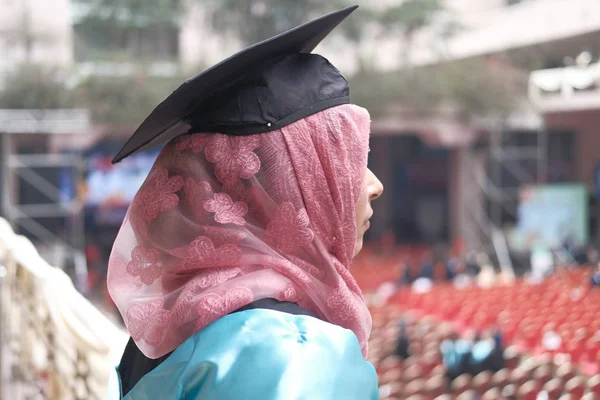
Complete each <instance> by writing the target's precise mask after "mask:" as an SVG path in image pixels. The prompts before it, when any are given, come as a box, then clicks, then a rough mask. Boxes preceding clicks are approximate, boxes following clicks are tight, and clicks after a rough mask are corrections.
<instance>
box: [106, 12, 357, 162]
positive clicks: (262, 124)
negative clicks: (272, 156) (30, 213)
mask: <svg viewBox="0 0 600 400" xmlns="http://www.w3.org/2000/svg"><path fill="white" fill-rule="evenodd" d="M356 8H358V6H351V7H347V8H344V9H342V10H339V11H336V12H333V13H330V14H327V15H325V16H323V17H320V18H317V19H315V20H313V21H311V22H308V23H306V24H303V25H300V26H298V27H296V28H294V29H292V30H289V31H287V32H285V33H282V34H280V35H277V36H274V37H272V38H270V39H267V40H265V41H262V42H260V43H257V44H255V45H253V46H250V47H248V48H246V49H244V50H242V51H240V52H238V53H236V54H234V55H233V56H231V57H229V58H227V59H226V60H224V61H222V62H220V63H219V64H217V65H215V66H213V67H211V68H209V69H207V70H206V71H204V72H202V73H200V74H198V75H196V76H195V77H193V78H191V79H188V80H187V81H186V82H184V83H183V85H181V86H180V87H179V88H178V89H176V90H175V91H174V92H173V93H172V94H171V95H170V96H169V97H167V98H166V99H165V100H164V101H163V102H162V103H161V104H159V105H158V106H157V107H156V108H155V109H154V110H153V111H152V113H150V115H149V116H148V117H147V118H146V119H145V120H144V122H142V124H141V125H140V126H139V127H138V129H137V130H136V131H135V133H134V134H133V135H132V136H131V137H130V138H129V140H128V141H127V143H125V145H124V146H123V148H122V149H121V150H120V151H119V153H118V154H117V155H116V156H115V158H114V159H113V163H116V162H119V161H121V160H123V159H124V158H126V157H127V156H129V155H131V154H133V153H136V152H138V151H141V150H143V149H145V148H147V147H148V146H150V145H152V144H157V143H165V142H167V141H169V140H171V139H173V138H175V137H176V136H179V135H182V134H185V133H187V132H219V133H224V134H230V135H251V134H257V133H263V132H268V131H271V130H275V129H279V128H281V127H283V126H285V125H288V124H290V123H292V122H294V121H297V120H299V119H302V118H304V117H306V116H308V115H311V114H315V113H317V112H319V111H321V110H324V109H326V108H329V107H333V106H336V105H339V104H346V103H348V102H349V101H350V100H349V88H348V82H347V81H346V79H345V78H344V77H343V76H342V74H341V73H340V72H339V71H338V70H337V69H336V68H335V67H334V66H333V65H331V64H330V63H329V62H328V61H327V60H326V59H325V58H323V57H321V56H319V55H316V54H310V53H311V52H312V51H313V50H314V48H315V47H316V46H317V45H318V44H319V43H320V42H321V41H322V40H323V39H324V38H325V37H326V36H327V35H328V34H329V33H330V32H331V31H332V30H333V29H334V28H335V27H336V26H338V25H339V24H340V23H341V22H342V21H343V20H344V19H345V18H346V17H347V16H348V15H350V14H351V13H352V12H353V11H354V10H355V9H356Z"/></svg>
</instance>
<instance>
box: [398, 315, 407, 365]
mask: <svg viewBox="0 0 600 400" xmlns="http://www.w3.org/2000/svg"><path fill="white" fill-rule="evenodd" d="M409 349H410V338H409V336H408V332H407V329H406V321H405V320H403V319H402V320H400V332H399V333H398V341H397V342H396V355H397V356H398V357H400V358H401V359H403V360H406V359H408V358H409V357H410V351H409Z"/></svg>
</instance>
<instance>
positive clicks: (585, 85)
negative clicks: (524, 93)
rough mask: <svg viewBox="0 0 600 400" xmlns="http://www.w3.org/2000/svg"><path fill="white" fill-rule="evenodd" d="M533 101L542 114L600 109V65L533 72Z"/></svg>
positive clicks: (531, 93)
mask: <svg viewBox="0 0 600 400" xmlns="http://www.w3.org/2000/svg"><path fill="white" fill-rule="evenodd" d="M529 99H530V101H531V102H532V103H533V104H534V105H535V106H536V108H537V109H538V110H539V111H542V112H560V111H577V110H585V109H591V108H598V107H600V63H595V64H590V65H581V66H568V67H564V68H553V69H545V70H538V71H533V72H531V74H530V75H529Z"/></svg>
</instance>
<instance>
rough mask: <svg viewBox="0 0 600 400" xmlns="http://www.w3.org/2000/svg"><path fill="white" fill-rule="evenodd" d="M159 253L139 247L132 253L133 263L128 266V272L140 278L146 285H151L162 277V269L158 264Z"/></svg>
mask: <svg viewBox="0 0 600 400" xmlns="http://www.w3.org/2000/svg"><path fill="white" fill-rule="evenodd" d="M158 256H159V255H158V251H156V250H155V249H145V248H143V247H142V246H137V247H136V248H134V249H133V251H132V252H131V261H130V262H129V263H128V264H127V272H129V273H130V274H131V275H133V276H139V277H140V279H141V280H142V282H143V283H144V284H146V285H151V284H152V283H154V281H155V280H157V279H158V278H160V276H161V275H162V267H161V266H160V265H159V264H158Z"/></svg>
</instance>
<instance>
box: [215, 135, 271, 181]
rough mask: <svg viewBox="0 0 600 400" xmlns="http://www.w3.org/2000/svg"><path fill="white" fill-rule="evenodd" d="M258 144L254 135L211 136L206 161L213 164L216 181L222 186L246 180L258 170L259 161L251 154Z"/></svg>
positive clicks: (257, 139) (258, 141) (258, 140)
mask: <svg viewBox="0 0 600 400" xmlns="http://www.w3.org/2000/svg"><path fill="white" fill-rule="evenodd" d="M259 144H260V139H259V138H258V136H256V135H252V136H246V137H238V136H233V137H232V136H226V135H213V137H212V138H211V139H210V142H209V143H208V145H207V146H206V159H207V160H208V161H210V162H212V163H215V173H216V176H217V179H218V180H219V181H221V182H222V183H224V184H227V183H231V182H235V181H236V180H238V179H239V178H245V179H248V178H251V177H252V176H253V175H254V174H256V173H257V172H258V170H259V169H260V159H259V158H258V156H257V155H256V154H255V153H254V152H253V150H254V149H256V148H257V147H258V145H259Z"/></svg>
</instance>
